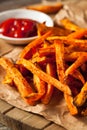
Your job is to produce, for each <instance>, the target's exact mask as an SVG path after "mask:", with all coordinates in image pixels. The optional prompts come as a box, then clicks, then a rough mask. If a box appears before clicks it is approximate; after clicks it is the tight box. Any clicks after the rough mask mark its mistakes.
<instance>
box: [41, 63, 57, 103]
mask: <svg viewBox="0 0 87 130" xmlns="http://www.w3.org/2000/svg"><path fill="white" fill-rule="evenodd" d="M46 72H47V74H49V75H51V76H52V77H55V76H56V72H55V68H54V65H53V64H51V63H48V64H47V65H46ZM46 87H47V89H46V93H45V95H44V96H43V97H42V99H41V101H42V103H43V104H48V103H49V101H50V100H51V97H52V94H53V89H54V86H53V85H51V84H47V86H46Z"/></svg>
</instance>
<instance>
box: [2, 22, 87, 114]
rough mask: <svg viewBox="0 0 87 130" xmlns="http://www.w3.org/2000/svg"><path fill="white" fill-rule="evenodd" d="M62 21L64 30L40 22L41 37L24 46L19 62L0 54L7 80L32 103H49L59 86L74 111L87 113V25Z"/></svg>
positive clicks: (72, 111)
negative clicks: (81, 25) (82, 26)
mask: <svg viewBox="0 0 87 130" xmlns="http://www.w3.org/2000/svg"><path fill="white" fill-rule="evenodd" d="M61 22H62V24H63V26H64V30H63V28H62V31H61V29H59V31H61V32H62V33H59V32H58V33H57V31H58V28H57V29H56V27H55V28H48V27H46V26H45V25H42V24H41V25H40V26H38V36H39V38H38V39H36V40H34V41H32V42H31V43H29V44H28V45H27V46H26V47H25V48H24V49H23V51H22V52H21V53H20V56H19V59H18V60H17V61H16V63H13V62H12V61H10V60H9V59H7V58H4V57H2V58H0V65H1V66H2V67H3V68H4V69H5V70H6V72H7V73H6V76H5V79H4V83H6V84H10V85H15V86H16V88H17V91H18V92H19V93H20V95H21V97H22V98H23V99H24V100H25V101H26V102H27V103H28V104H30V105H35V104H37V103H39V102H40V103H43V104H49V102H50V101H51V99H52V96H53V92H54V91H55V89H54V88H56V89H57V90H58V91H61V92H62V94H63V95H64V99H65V101H66V104H67V107H68V109H69V111H70V113H71V114H72V115H77V114H81V115H87V39H86V35H87V29H82V28H80V27H78V26H77V25H74V24H73V23H72V22H71V21H69V20H65V21H64V20H62V21H61ZM67 24H68V25H69V26H67ZM65 28H68V31H67V30H66V29H65ZM65 31H66V33H65ZM60 34H61V35H60Z"/></svg>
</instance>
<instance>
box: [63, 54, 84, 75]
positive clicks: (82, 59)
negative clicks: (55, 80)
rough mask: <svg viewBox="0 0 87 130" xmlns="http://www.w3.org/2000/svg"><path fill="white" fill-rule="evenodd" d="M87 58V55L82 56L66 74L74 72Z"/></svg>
mask: <svg viewBox="0 0 87 130" xmlns="http://www.w3.org/2000/svg"><path fill="white" fill-rule="evenodd" d="M86 60H87V55H82V56H80V57H79V58H78V59H77V60H76V61H75V62H74V63H73V64H72V65H71V66H70V67H69V68H68V69H67V70H66V71H65V75H66V76H68V75H69V74H72V73H73V72H74V71H75V70H76V69H77V68H78V67H79V66H81V65H82V64H83V63H84V62H85V61H86Z"/></svg>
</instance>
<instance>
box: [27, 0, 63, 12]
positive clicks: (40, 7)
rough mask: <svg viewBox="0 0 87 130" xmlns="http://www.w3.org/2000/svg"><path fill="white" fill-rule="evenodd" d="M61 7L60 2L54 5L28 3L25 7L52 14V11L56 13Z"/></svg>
mask: <svg viewBox="0 0 87 130" xmlns="http://www.w3.org/2000/svg"><path fill="white" fill-rule="evenodd" d="M62 7H63V5H62V3H59V2H58V3H56V4H55V5H41V4H37V5H29V6H27V7H26V8H27V9H33V10H37V11H41V12H44V13H48V14H52V13H53V14H54V13H57V12H58V11H59V10H60V9H61V8H62Z"/></svg>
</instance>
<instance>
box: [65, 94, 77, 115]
mask: <svg viewBox="0 0 87 130" xmlns="http://www.w3.org/2000/svg"><path fill="white" fill-rule="evenodd" d="M64 98H65V100H66V102H67V106H68V108H69V111H70V113H71V115H77V114H78V109H77V107H76V106H75V105H74V104H73V97H72V96H70V95H68V94H65V93H64Z"/></svg>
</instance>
